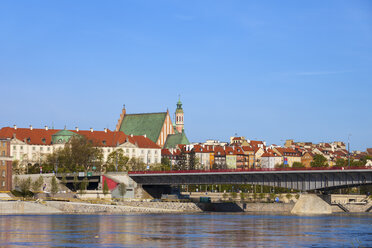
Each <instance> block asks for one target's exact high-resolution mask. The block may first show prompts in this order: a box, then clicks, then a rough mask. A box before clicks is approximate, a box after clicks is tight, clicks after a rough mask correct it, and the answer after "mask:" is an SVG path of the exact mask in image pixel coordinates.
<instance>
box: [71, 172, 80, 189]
mask: <svg viewBox="0 0 372 248" xmlns="http://www.w3.org/2000/svg"><path fill="white" fill-rule="evenodd" d="M72 185H73V186H74V191H75V192H76V191H77V190H78V186H79V179H78V177H77V175H76V174H74V179H73V182H72Z"/></svg>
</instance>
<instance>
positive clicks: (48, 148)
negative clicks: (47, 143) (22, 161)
mask: <svg viewBox="0 0 372 248" xmlns="http://www.w3.org/2000/svg"><path fill="white" fill-rule="evenodd" d="M36 148H37V147H36V146H33V147H32V150H33V151H36ZM19 149H20V150H23V146H20V147H19ZM13 150H17V146H13ZM40 151H44V147H42V146H41V147H40ZM46 151H48V152H49V151H50V147H46Z"/></svg>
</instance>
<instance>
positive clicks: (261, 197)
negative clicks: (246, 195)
mask: <svg viewBox="0 0 372 248" xmlns="http://www.w3.org/2000/svg"><path fill="white" fill-rule="evenodd" d="M258 197H259V198H260V200H261V201H262V200H263V198H265V194H264V193H260V194H259V195H258Z"/></svg>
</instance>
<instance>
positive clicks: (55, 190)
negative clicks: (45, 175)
mask: <svg viewBox="0 0 372 248" xmlns="http://www.w3.org/2000/svg"><path fill="white" fill-rule="evenodd" d="M58 190H59V187H58V182H57V178H56V177H55V176H53V177H52V182H51V190H50V192H51V193H52V195H55V194H57V193H58Z"/></svg>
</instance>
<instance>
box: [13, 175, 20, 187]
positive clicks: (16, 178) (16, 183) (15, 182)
mask: <svg viewBox="0 0 372 248" xmlns="http://www.w3.org/2000/svg"><path fill="white" fill-rule="evenodd" d="M17 186H19V178H18V176H15V177H14V187H17Z"/></svg>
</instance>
